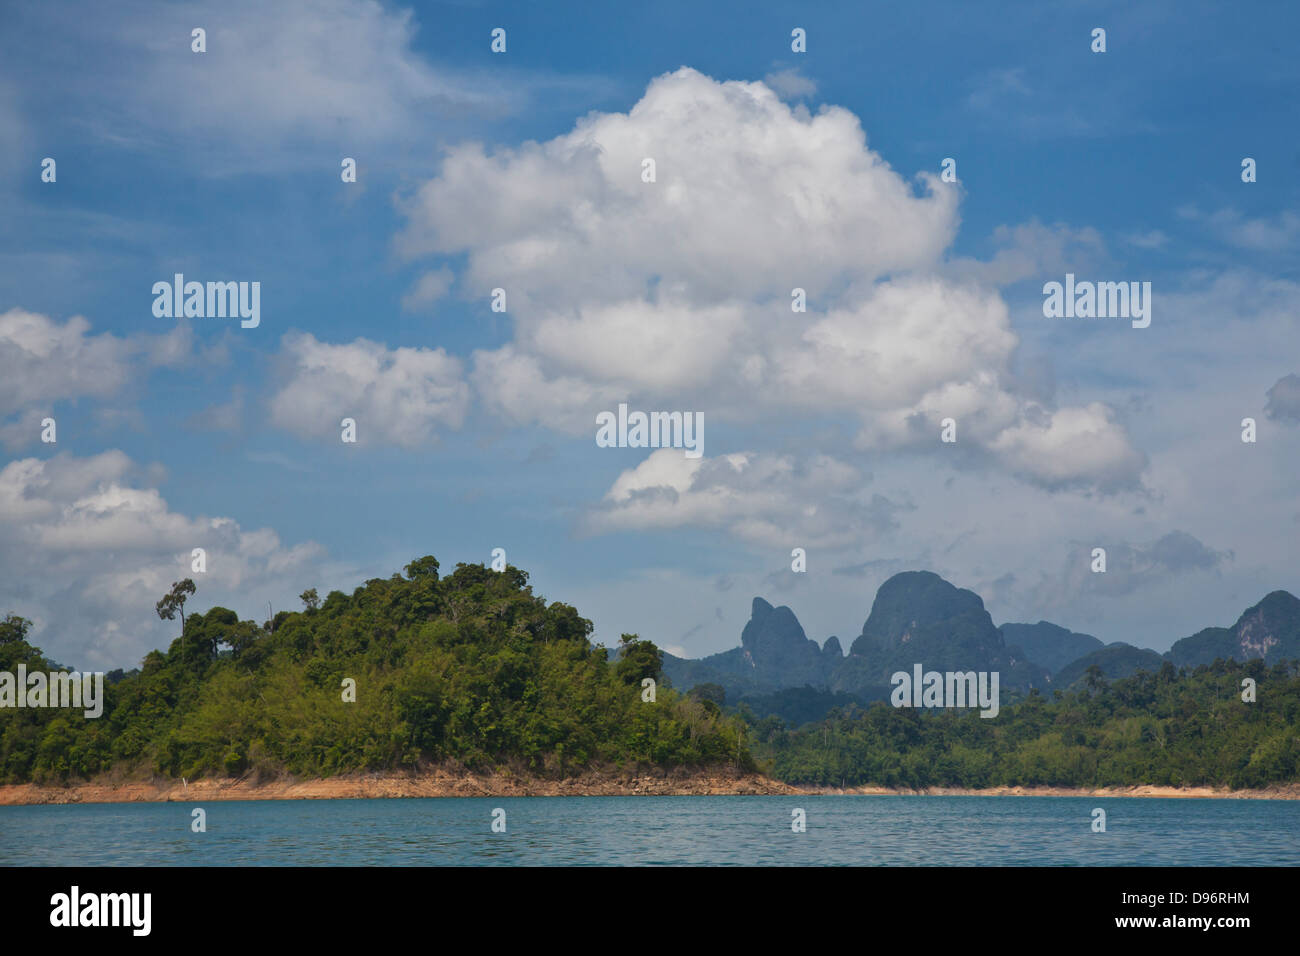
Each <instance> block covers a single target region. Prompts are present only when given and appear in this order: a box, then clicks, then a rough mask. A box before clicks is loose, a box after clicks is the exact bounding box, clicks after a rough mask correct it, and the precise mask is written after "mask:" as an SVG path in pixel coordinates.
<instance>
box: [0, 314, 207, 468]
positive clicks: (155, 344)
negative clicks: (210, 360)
mask: <svg viewBox="0 0 1300 956" xmlns="http://www.w3.org/2000/svg"><path fill="white" fill-rule="evenodd" d="M192 338H193V337H192V333H191V331H190V329H189V327H188V326H187V325H177V326H175V327H174V328H173V329H172V330H171V331H170V332H168V333H166V334H163V335H156V336H153V335H140V336H132V337H129V338H121V337H118V336H115V335H113V334H112V333H110V332H104V333H100V334H99V335H95V334H92V333H91V332H90V323H89V322H88V321H86V319H84V318H82V317H81V316H74V317H72V318H70V319H68V320H67V321H66V322H63V323H60V322H58V321H56V320H54V319H51V318H49V317H48V316H45V315H41V314H39V313H36V312H27V311H25V310H23V309H10V310H9V311H8V312H5V313H3V314H0V441H2V442H4V443H5V444H6V445H9V446H11V447H21V446H23V445H26V444H29V443H31V442H34V441H36V440H37V439H38V438H39V433H40V429H39V423H40V419H41V418H42V417H43V416H44V415H46V414H49V413H50V412H52V411H53V410H54V404H55V403H57V402H68V401H76V400H77V399H80V398H93V399H99V400H105V399H111V398H114V397H116V396H117V395H118V394H119V393H121V392H123V391H124V390H125V389H126V388H127V387H128V385H130V384H131V383H132V382H133V381H135V380H136V379H137V378H139V376H140V371H141V370H142V369H148V368H151V367H156V366H167V365H176V364H178V363H180V362H182V361H184V360H185V358H186V357H188V356H189V354H190V352H191V350H192Z"/></svg>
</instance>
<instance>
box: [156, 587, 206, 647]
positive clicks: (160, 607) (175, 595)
mask: <svg viewBox="0 0 1300 956" xmlns="http://www.w3.org/2000/svg"><path fill="white" fill-rule="evenodd" d="M197 590H198V588H197V587H195V586H194V582H193V581H192V580H191V579H190V578H186V579H185V580H183V581H176V582H174V583H173V584H172V589H171V590H170V591H168V592H167V593H166V594H164V595H163V597H162V600H160V601H159V602H158V603H157V604H156V605H155V608H156V609H157V611H158V617H160V618H161V619H162V620H164V621H174V620H176V615H177V614H179V615H180V616H181V638H182V639H183V638H184V637H185V601H186V600H187V599H188V598H189V597H191V596H193V594H194V592H195V591H197Z"/></svg>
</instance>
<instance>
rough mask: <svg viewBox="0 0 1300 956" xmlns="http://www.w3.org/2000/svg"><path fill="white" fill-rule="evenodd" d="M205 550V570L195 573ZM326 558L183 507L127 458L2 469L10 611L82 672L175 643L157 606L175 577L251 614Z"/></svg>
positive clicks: (3, 598) (1, 589) (0, 516)
mask: <svg viewBox="0 0 1300 956" xmlns="http://www.w3.org/2000/svg"><path fill="white" fill-rule="evenodd" d="M200 547H201V548H203V549H204V550H205V551H206V555H207V571H206V573H204V574H196V573H194V572H193V571H192V570H191V552H192V550H193V549H194V548H200ZM320 556H321V549H320V548H319V546H317V545H315V544H314V543H311V542H307V543H303V544H299V545H296V546H292V547H286V546H285V545H284V544H282V543H281V541H280V539H279V537H278V536H277V535H276V534H275V532H273V531H271V530H269V529H265V528H263V529H258V530H252V531H246V530H244V529H242V528H241V527H240V526H239V524H238V523H237V522H235V521H234V520H232V519H230V518H224V517H206V516H189V515H184V514H181V513H178V512H176V511H173V510H172V509H171V508H170V507H169V506H168V504H167V502H166V500H165V499H164V498H163V496H162V494H161V493H160V492H159V490H158V489H157V488H155V487H149V486H148V483H147V482H146V481H145V480H144V476H143V475H142V469H140V468H138V467H137V466H136V465H135V464H134V463H133V462H132V461H131V460H130V459H129V458H128V457H127V456H126V455H125V454H123V453H122V452H120V451H116V450H115V451H108V452H104V453H102V454H99V455H95V456H92V457H87V458H77V457H73V456H69V455H63V454H61V455H56V456H55V457H53V458H50V459H47V460H44V461H42V460H40V459H36V458H22V459H18V460H15V461H11V462H9V463H8V464H7V465H5V467H4V468H3V469H0V566H3V567H4V568H5V569H6V572H5V576H4V580H3V581H2V582H0V607H2V608H4V609H5V610H6V611H8V610H11V609H12V610H13V611H15V612H17V613H19V614H23V615H24V616H28V617H31V618H33V619H34V620H35V622H36V624H37V629H36V632H35V633H33V635H32V640H33V641H34V642H35V643H36V644H37V645H39V646H40V647H41V648H42V649H44V650H46V651H47V652H48V653H50V654H51V655H52V656H55V657H56V658H58V659H60V660H63V661H65V662H67V663H70V664H72V665H74V666H78V667H96V668H110V667H121V666H127V667H130V666H133V665H134V664H136V663H138V662H139V660H140V658H141V657H142V656H143V655H144V654H145V653H146V652H147V651H148V650H150V649H152V648H154V647H157V646H164V647H165V646H166V645H167V643H168V642H169V641H170V639H171V637H172V636H174V635H172V634H171V632H170V630H169V627H170V625H167V626H163V625H162V622H160V621H159V620H158V618H157V615H156V614H155V613H154V602H156V601H157V600H158V598H159V597H161V596H162V594H163V593H164V592H165V591H166V590H167V589H168V588H169V587H170V586H171V584H172V582H174V581H177V580H179V579H181V578H183V577H192V578H195V579H196V581H197V583H198V585H199V588H200V590H201V591H202V592H203V593H204V598H203V601H202V603H203V604H205V605H211V604H218V603H222V602H223V601H225V602H231V603H232V605H233V606H234V607H235V608H236V609H241V608H242V609H243V610H244V612H245V613H251V612H253V611H254V609H255V608H256V607H257V605H256V603H252V604H251V605H250V598H255V597H256V596H257V595H258V594H259V593H261V591H263V590H270V591H271V593H274V589H276V588H279V589H281V590H282V591H283V590H286V589H287V588H286V582H292V581H293V579H294V576H295V575H297V574H299V573H302V572H304V571H305V569H307V568H308V567H309V566H310V565H311V564H312V563H313V562H315V561H316V560H317V559H318V558H319V557H320Z"/></svg>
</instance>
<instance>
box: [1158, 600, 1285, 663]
mask: <svg viewBox="0 0 1300 956" xmlns="http://www.w3.org/2000/svg"><path fill="white" fill-rule="evenodd" d="M1165 656H1166V657H1167V658H1168V659H1169V660H1171V661H1173V663H1174V664H1176V665H1178V666H1179V667H1199V666H1200V665H1202V664H1212V663H1214V660H1215V658H1218V657H1222V658H1224V659H1225V660H1227V659H1232V660H1238V661H1246V660H1250V659H1251V658H1254V657H1260V658H1263V659H1264V661H1265V662H1267V663H1272V662H1273V661H1278V660H1284V659H1287V658H1297V657H1300V598H1297V597H1295V595H1293V594H1290V593H1288V592H1287V591H1274V592H1272V593H1271V594H1269V595H1267V596H1266V597H1265V598H1264V600H1262V601H1260V602H1259V603H1258V604H1256V605H1255V606H1254V607H1251V608H1247V609H1246V611H1245V612H1244V613H1243V614H1242V615H1241V617H1239V618H1238V619H1237V623H1236V624H1234V625H1233V626H1232V627H1207V628H1206V629H1205V630H1203V631H1198V632H1197V633H1195V634H1193V635H1192V636H1191V637H1185V638H1183V639H1182V640H1181V641H1178V642H1177V643H1175V644H1174V646H1173V647H1171V648H1170V649H1169V653H1168V654H1166V655H1165Z"/></svg>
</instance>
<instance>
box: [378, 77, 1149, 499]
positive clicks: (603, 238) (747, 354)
mask: <svg viewBox="0 0 1300 956" xmlns="http://www.w3.org/2000/svg"><path fill="white" fill-rule="evenodd" d="M647 159H653V160H654V164H655V179H654V181H653V182H646V181H644V179H643V169H644V168H645V166H644V161H645V160H647ZM918 179H919V180H920V188H919V190H918V189H914V188H913V185H912V184H910V183H909V182H908V181H907V180H905V179H904V177H903V176H901V175H900V174H899V173H898V172H896V171H895V170H893V169H892V168H891V167H890V166H889V164H888V163H887V162H885V160H884V159H883V158H882V157H881V156H880V155H879V154H877V153H875V152H874V151H872V150H871V149H870V148H869V147H868V145H867V141H866V136H865V134H864V132H863V130H862V127H861V125H860V124H859V122H858V120H857V118H856V117H855V116H854V115H853V114H852V113H850V112H848V111H847V110H844V109H840V108H836V107H823V108H821V109H820V110H819V111H818V112H817V113H816V114H812V113H810V112H809V111H808V110H807V109H806V108H804V107H802V106H795V107H791V106H790V105H788V104H787V103H785V102H782V100H781V98H780V97H779V96H778V95H777V93H775V92H774V91H773V90H772V89H770V88H769V87H768V86H767V85H765V84H763V83H746V82H716V81H714V80H712V79H710V78H709V77H707V76H704V75H702V74H700V73H698V72H696V71H694V70H691V69H687V68H683V69H680V70H678V71H676V72H674V73H670V74H666V75H664V76H661V77H659V78H657V79H656V80H654V81H653V82H651V83H650V85H649V87H648V88H647V89H646V91H645V94H644V96H643V97H642V98H641V100H640V101H639V102H638V103H636V104H635V105H634V106H633V107H632V109H631V110H630V111H629V112H628V113H626V114H623V113H614V114H608V113H593V114H590V115H588V116H586V117H584V118H583V119H581V120H580V121H579V122H578V123H577V124H576V125H575V127H574V129H573V130H572V131H571V132H569V133H566V134H564V135H561V136H558V137H556V138H554V139H552V140H549V141H546V142H544V143H527V144H525V145H523V146H522V147H520V148H518V149H503V150H499V151H496V152H493V153H488V152H487V151H485V150H484V148H483V147H482V146H480V145H477V144H469V145H463V146H460V147H457V148H455V149H453V150H452V151H451V152H450V153H449V155H448V156H447V158H446V161H445V163H444V166H443V169H442V171H441V172H440V174H439V175H438V176H437V177H436V178H434V179H432V180H431V181H429V182H427V183H425V184H424V185H423V186H422V187H420V188H419V189H418V190H417V191H416V192H415V193H414V194H413V195H411V196H410V197H408V198H407V199H406V200H404V201H403V202H402V204H401V206H402V211H403V213H404V215H405V216H406V217H407V225H406V227H405V228H404V229H403V231H402V232H401V233H400V234H399V236H398V238H397V243H396V246H397V250H398V252H399V254H400V255H402V256H404V257H406V258H408V259H412V260H416V259H422V258H425V257H430V256H435V257H442V256H452V255H456V256H460V255H463V256H464V257H465V262H466V267H465V270H464V274H463V276H462V277H461V280H460V283H459V284H460V286H461V287H462V289H463V290H464V291H465V294H466V295H468V296H470V297H479V296H481V297H482V298H483V301H486V297H487V295H488V293H489V291H490V290H491V289H493V288H503V289H505V290H506V292H507V294H508V296H509V313H510V316H511V318H512V320H513V322H514V327H515V335H514V339H513V341H512V342H510V343H509V344H508V345H506V346H504V347H502V348H499V349H495V350H491V351H481V352H478V353H476V354H475V356H474V368H473V372H472V375H471V378H472V380H473V382H474V384H475V386H476V389H477V391H478V392H479V394H480V395H482V397H483V400H484V402H485V404H486V405H487V406H488V407H489V408H491V409H492V410H493V411H495V412H496V413H498V414H500V415H502V416H504V417H505V418H507V419H508V420H510V421H513V422H515V423H518V424H534V423H535V424H541V425H543V426H547V427H551V428H555V429H557V430H561V431H567V432H570V433H574V434H580V433H582V432H584V431H589V430H590V429H591V427H592V423H593V421H594V416H595V415H596V413H597V412H599V411H602V410H605V409H607V408H609V407H612V404H613V403H614V402H616V401H620V400H629V399H630V400H635V401H637V402H638V403H640V404H642V405H647V406H652V407H660V408H683V407H685V408H692V409H697V410H701V411H707V412H709V413H711V414H712V415H715V416H717V417H716V418H715V421H734V422H742V421H755V420H758V419H760V418H762V417H765V416H771V415H774V414H775V415H789V414H794V415H797V416H798V417H800V418H803V419H815V418H822V417H827V416H844V415H849V416H855V417H857V418H858V419H859V420H860V422H861V432H860V435H859V444H860V445H861V446H863V447H865V448H885V447H888V448H899V447H913V448H921V449H932V448H934V447H935V446H937V444H938V436H939V425H940V421H941V420H942V419H943V418H946V417H952V418H955V419H957V420H958V422H959V427H960V433H959V441H964V442H969V443H973V444H975V445H976V446H977V447H978V448H979V449H980V450H981V452H982V453H983V454H984V455H985V457H986V458H987V459H988V460H990V461H992V462H995V463H1000V464H1001V465H1002V466H1003V467H1004V468H1005V469H1006V470H1008V471H1010V472H1012V473H1015V474H1017V475H1020V476H1022V477H1023V478H1025V479H1027V480H1029V481H1033V482H1038V483H1040V484H1043V485H1044V486H1047V487H1062V486H1081V487H1087V488H1101V489H1104V490H1111V489H1117V488H1123V487H1132V486H1135V485H1136V484H1137V483H1138V481H1139V476H1140V473H1141V470H1142V467H1143V465H1144V462H1145V459H1144V458H1143V456H1142V455H1141V454H1140V453H1139V452H1137V451H1136V450H1135V449H1134V448H1133V447H1132V445H1131V443H1130V441H1129V439H1128V436H1127V435H1126V433H1125V431H1124V429H1123V427H1122V425H1121V424H1119V423H1118V422H1117V421H1116V419H1115V417H1114V416H1113V415H1112V414H1111V413H1110V411H1109V410H1108V409H1107V408H1106V407H1104V406H1102V405H1100V404H1096V403H1094V404H1090V405H1087V406H1085V407H1080V408H1052V407H1047V406H1045V405H1043V404H1041V402H1038V401H1029V400H1027V399H1025V398H1024V397H1022V396H1020V395H1018V394H1017V393H1016V391H1015V388H1014V385H1013V382H1012V376H1011V375H1010V373H1009V368H1010V363H1011V360H1012V357H1013V354H1014V352H1015V349H1016V348H1017V345H1018V338H1017V336H1016V335H1015V333H1014V332H1013V330H1012V328H1011V323H1010V319H1009V316H1008V313H1007V308H1006V305H1005V303H1004V302H1003V301H1002V299H1001V297H1000V296H999V295H998V294H997V293H996V292H995V291H992V290H991V289H990V288H989V283H998V282H1005V281H1015V280H1017V279H1020V278H1023V277H1025V276H1026V275H1028V274H1030V272H1031V271H1032V270H1033V269H1034V268H1035V267H1037V266H1038V265H1039V264H1040V263H1042V262H1043V261H1044V259H1047V260H1052V261H1056V260H1059V259H1062V258H1063V257H1064V255H1065V252H1066V250H1068V249H1072V248H1076V247H1080V248H1085V249H1088V248H1090V247H1091V248H1093V249H1094V250H1095V248H1096V247H1099V245H1100V242H1099V239H1098V238H1097V237H1096V235H1095V234H1093V233H1091V232H1089V231H1086V230H1085V231H1078V232H1070V231H1069V230H1063V229H1059V228H1058V229H1056V230H1049V229H1047V228H1046V227H1041V226H1036V225H1034V226H1031V227H1028V231H1024V230H1022V231H1019V232H1014V231H1009V232H1008V233H1007V234H1006V235H1005V236H1002V237H1001V239H1000V240H999V241H1000V242H1002V243H1004V244H1005V245H1007V246H1009V247H1012V251H1010V252H1008V254H1007V255H1006V256H1005V257H1003V258H1001V259H999V260H995V262H994V263H992V264H991V265H990V266H989V267H988V268H985V269H982V270H981V269H976V268H974V267H973V265H972V264H971V263H969V262H966V263H965V264H964V265H956V266H954V265H952V264H948V263H945V262H944V261H943V255H944V252H945V250H946V249H947V248H948V247H949V245H950V244H951V242H952V240H953V237H954V235H955V232H956V229H957V225H958V216H957V205H958V199H959V195H960V190H959V187H956V186H953V185H951V184H944V183H941V182H939V181H938V179H937V177H935V176H934V175H931V174H929V173H922V174H920V175H919V176H918ZM1044 236H1046V237H1047V238H1048V239H1050V240H1051V242H1050V243H1049V244H1048V245H1047V248H1046V249H1044V248H1043V246H1044V243H1043V241H1042V240H1043V238H1044ZM1034 247H1038V249H1037V252H1036V253H1031V252H1030V251H1028V250H1030V249H1033V248H1034ZM795 288H799V289H802V290H804V292H805V294H806V297H807V304H808V311H807V312H806V313H796V312H792V309H791V301H792V300H791V297H792V290H793V289H795ZM715 434H717V433H716V432H715Z"/></svg>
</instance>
